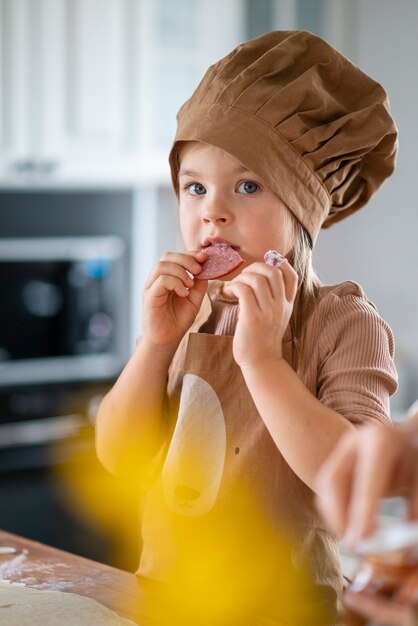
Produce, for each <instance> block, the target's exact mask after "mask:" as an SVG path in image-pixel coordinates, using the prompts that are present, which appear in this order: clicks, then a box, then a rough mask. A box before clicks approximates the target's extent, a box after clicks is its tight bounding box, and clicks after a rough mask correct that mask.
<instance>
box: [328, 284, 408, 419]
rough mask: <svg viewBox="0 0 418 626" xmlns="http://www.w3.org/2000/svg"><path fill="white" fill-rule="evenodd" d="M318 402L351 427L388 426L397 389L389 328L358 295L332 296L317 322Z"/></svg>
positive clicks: (363, 298) (364, 299)
mask: <svg viewBox="0 0 418 626" xmlns="http://www.w3.org/2000/svg"><path fill="white" fill-rule="evenodd" d="M324 321H325V323H324V324H323V329H322V331H321V341H320V342H319V345H320V346H321V347H320V366H319V371H318V378H317V397H318V399H319V400H320V401H321V402H323V404H325V405H326V406H328V407H330V408H332V409H334V410H335V411H337V412H338V413H340V414H341V415H343V416H344V417H346V418H347V419H349V420H350V421H351V422H353V423H358V424H359V423H362V422H365V421H376V422H382V423H390V406H389V398H390V396H391V395H392V394H393V393H395V391H396V389H397V373H396V368H395V365H394V361H393V356H394V340H393V334H392V331H391V329H390V327H389V326H388V325H387V324H386V322H385V321H384V320H383V319H382V318H381V317H380V316H379V314H378V313H377V311H376V309H375V307H374V306H373V305H372V304H371V303H370V302H369V301H368V300H367V299H366V298H365V297H362V296H361V295H358V294H354V293H350V294H347V295H344V296H343V297H338V296H335V298H334V302H333V305H332V306H331V307H330V310H329V314H328V315H327V316H326V319H325V320H324V319H323V320H322V322H324Z"/></svg>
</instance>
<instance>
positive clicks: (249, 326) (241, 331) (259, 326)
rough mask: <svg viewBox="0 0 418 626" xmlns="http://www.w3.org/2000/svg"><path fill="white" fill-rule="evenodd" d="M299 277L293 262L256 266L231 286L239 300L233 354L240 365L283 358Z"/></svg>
mask: <svg viewBox="0 0 418 626" xmlns="http://www.w3.org/2000/svg"><path fill="white" fill-rule="evenodd" d="M297 285H298V276H297V274H296V272H295V270H294V269H293V268H292V267H291V265H289V263H287V262H286V263H283V264H282V265H281V266H280V267H272V266H270V265H267V264H266V263H253V264H252V265H249V266H248V267H246V268H245V269H243V270H242V272H241V273H240V274H239V275H238V276H237V277H236V278H234V279H233V280H232V281H231V282H230V283H228V286H227V290H228V292H229V293H232V294H234V295H235V296H236V297H237V298H238V299H239V306H240V308H239V316H238V323H237V328H236V331H235V335H234V341H233V351H234V358H235V360H236V362H237V363H238V365H239V366H240V367H242V366H243V365H250V364H251V365H252V364H255V363H256V362H258V361H265V360H277V359H281V358H282V356H283V355H282V340H283V335H284V332H285V330H286V327H287V325H288V323H289V319H290V316H291V314H292V310H293V303H294V300H295V296H296V290H297Z"/></svg>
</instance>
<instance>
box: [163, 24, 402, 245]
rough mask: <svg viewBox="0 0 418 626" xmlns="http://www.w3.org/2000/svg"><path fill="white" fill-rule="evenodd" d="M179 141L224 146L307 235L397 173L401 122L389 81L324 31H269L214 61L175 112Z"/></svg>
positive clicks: (174, 157)
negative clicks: (378, 76) (381, 79)
mask: <svg viewBox="0 0 418 626" xmlns="http://www.w3.org/2000/svg"><path fill="white" fill-rule="evenodd" d="M177 121H178V127H177V133H176V136H175V139H174V143H173V146H172V149H171V152H170V166H171V173H172V179H173V184H174V188H175V189H176V190H177V188H178V180H177V175H178V147H179V142H183V141H200V142H204V143H208V144H211V145H213V146H217V147H218V148H221V149H223V150H225V151H226V152H228V153H230V154H231V155H232V156H234V157H235V158H236V159H237V160H238V161H240V162H241V163H242V164H243V165H244V166H245V167H247V168H248V169H250V170H252V171H253V172H254V173H255V174H256V175H257V176H259V177H260V179H261V181H262V182H264V184H266V185H267V186H268V187H269V188H270V189H271V190H272V191H274V192H275V193H276V194H277V196H279V198H280V199H281V200H282V201H283V202H284V204H285V205H286V206H287V207H288V209H289V210H290V211H291V212H292V213H293V214H294V215H295V217H296V218H297V219H298V220H299V222H301V224H302V225H303V226H304V227H305V229H306V230H307V232H308V233H309V235H310V237H311V239H312V242H314V241H315V240H316V237H317V235H318V232H319V230H320V229H321V228H322V227H324V228H326V227H328V226H330V225H331V224H333V223H334V222H338V221H339V220H341V219H343V218H345V217H346V216H348V215H350V214H351V213H353V212H354V211H357V210H358V209H360V208H361V207H362V206H363V205H364V204H365V203H366V202H367V201H368V200H369V198H370V197H371V195H372V194H373V193H374V192H375V191H376V190H377V189H378V187H379V186H380V185H381V184H382V183H383V181H384V180H385V179H386V178H387V177H388V176H390V174H391V173H392V171H393V169H394V167H395V160H396V151H397V129H396V125H395V122H394V121H393V119H392V117H391V113H390V107H389V103H388V99H387V95H386V92H385V91H384V89H383V88H382V87H381V85H379V84H378V83H377V82H375V81H374V80H373V79H372V78H370V77H369V76H368V75H367V74H365V73H364V72H363V71H361V70H360V69H359V68H358V67H356V66H355V65H354V64H353V63H351V62H350V61H349V60H348V59H347V58H346V57H344V56H343V55H342V54H341V53H339V52H338V51H337V50H335V48H333V47H332V46H331V45H329V44H328V43H327V42H325V41H324V40H323V39H321V38H320V37H317V36H316V35H313V34H312V33H309V32H306V31H275V32H269V33H265V34H264V35H261V36H260V37H257V38H256V39H252V40H251V41H248V42H246V43H244V44H242V45H240V46H238V47H237V48H235V49H234V50H233V51H232V52H231V53H230V54H228V55H227V56H226V57H224V58H223V59H221V60H220V61H218V62H217V63H215V64H214V65H212V66H211V67H210V68H209V69H208V70H207V72H206V74H205V75H204V77H203V79H202V81H201V82H200V84H199V85H198V87H197V89H196V90H195V92H194V93H193V95H192V96H191V98H190V99H189V100H188V101H187V102H185V104H184V105H183V106H182V107H181V109H180V111H179V113H178V115H177Z"/></svg>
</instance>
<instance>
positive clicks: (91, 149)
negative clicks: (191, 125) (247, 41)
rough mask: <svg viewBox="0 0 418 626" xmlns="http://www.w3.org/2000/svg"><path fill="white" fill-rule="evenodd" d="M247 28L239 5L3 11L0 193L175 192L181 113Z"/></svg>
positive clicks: (47, 6)
mask: <svg viewBox="0 0 418 626" xmlns="http://www.w3.org/2000/svg"><path fill="white" fill-rule="evenodd" d="M220 15H222V19H220V18H219V16H220ZM243 22H244V20H243V1H242V0H230V1H229V2H228V3H225V2H224V1H223V0H177V2H173V1H172V0H152V1H151V0H88V2H86V1H85V0H0V92H1V93H0V99H1V105H0V184H1V183H3V184H4V182H5V181H6V182H7V183H8V184H10V182H12V183H13V182H17V183H19V182H23V183H26V182H27V181H28V180H30V181H31V182H33V181H35V182H45V181H58V182H61V181H64V182H68V181H72V180H74V181H77V182H80V181H89V182H90V181H92V180H93V181H109V180H111V181H120V180H123V181H124V182H126V181H127V180H130V181H137V182H138V181H139V182H143V181H145V182H147V183H148V182H153V181H154V182H155V181H157V182H161V181H168V175H169V171H168V165H167V162H166V161H167V152H168V149H169V145H170V142H171V139H172V136H173V133H174V130H175V113H176V111H177V110H178V108H179V106H180V104H181V103H182V102H183V101H184V100H185V99H186V98H187V97H188V96H189V95H190V93H191V92H192V90H193V89H194V87H195V86H196V84H197V82H198V80H199V79H200V77H201V74H202V73H203V72H204V70H205V69H206V67H207V66H208V65H209V64H210V63H211V62H213V61H214V60H216V59H217V58H218V57H219V56H221V55H222V54H224V53H226V52H227V51H228V50H229V49H230V48H231V47H233V46H234V45H236V43H238V42H239V41H240V40H241V39H242V36H243Z"/></svg>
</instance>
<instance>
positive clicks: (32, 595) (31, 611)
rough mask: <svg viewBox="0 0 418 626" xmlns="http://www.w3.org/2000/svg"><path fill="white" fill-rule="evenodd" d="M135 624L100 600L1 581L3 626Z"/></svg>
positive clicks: (128, 625)
mask: <svg viewBox="0 0 418 626" xmlns="http://www.w3.org/2000/svg"><path fill="white" fill-rule="evenodd" d="M75 624H77V625H79V624H83V626H97V624H100V626H135V622H132V621H131V620H128V619H124V618H123V617H120V616H119V615H117V614H116V613H114V612H113V611H111V610H110V609H108V608H107V607H106V606H104V605H103V604H100V603H99V602H97V601H96V600H92V599H91V598H87V597H85V596H80V595H77V594H75V593H68V592H67V593H63V592H61V591H43V590H42V591H41V590H39V589H32V588H30V587H24V586H23V587H22V586H21V584H19V583H10V582H7V581H1V580H0V626H74V625H75Z"/></svg>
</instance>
